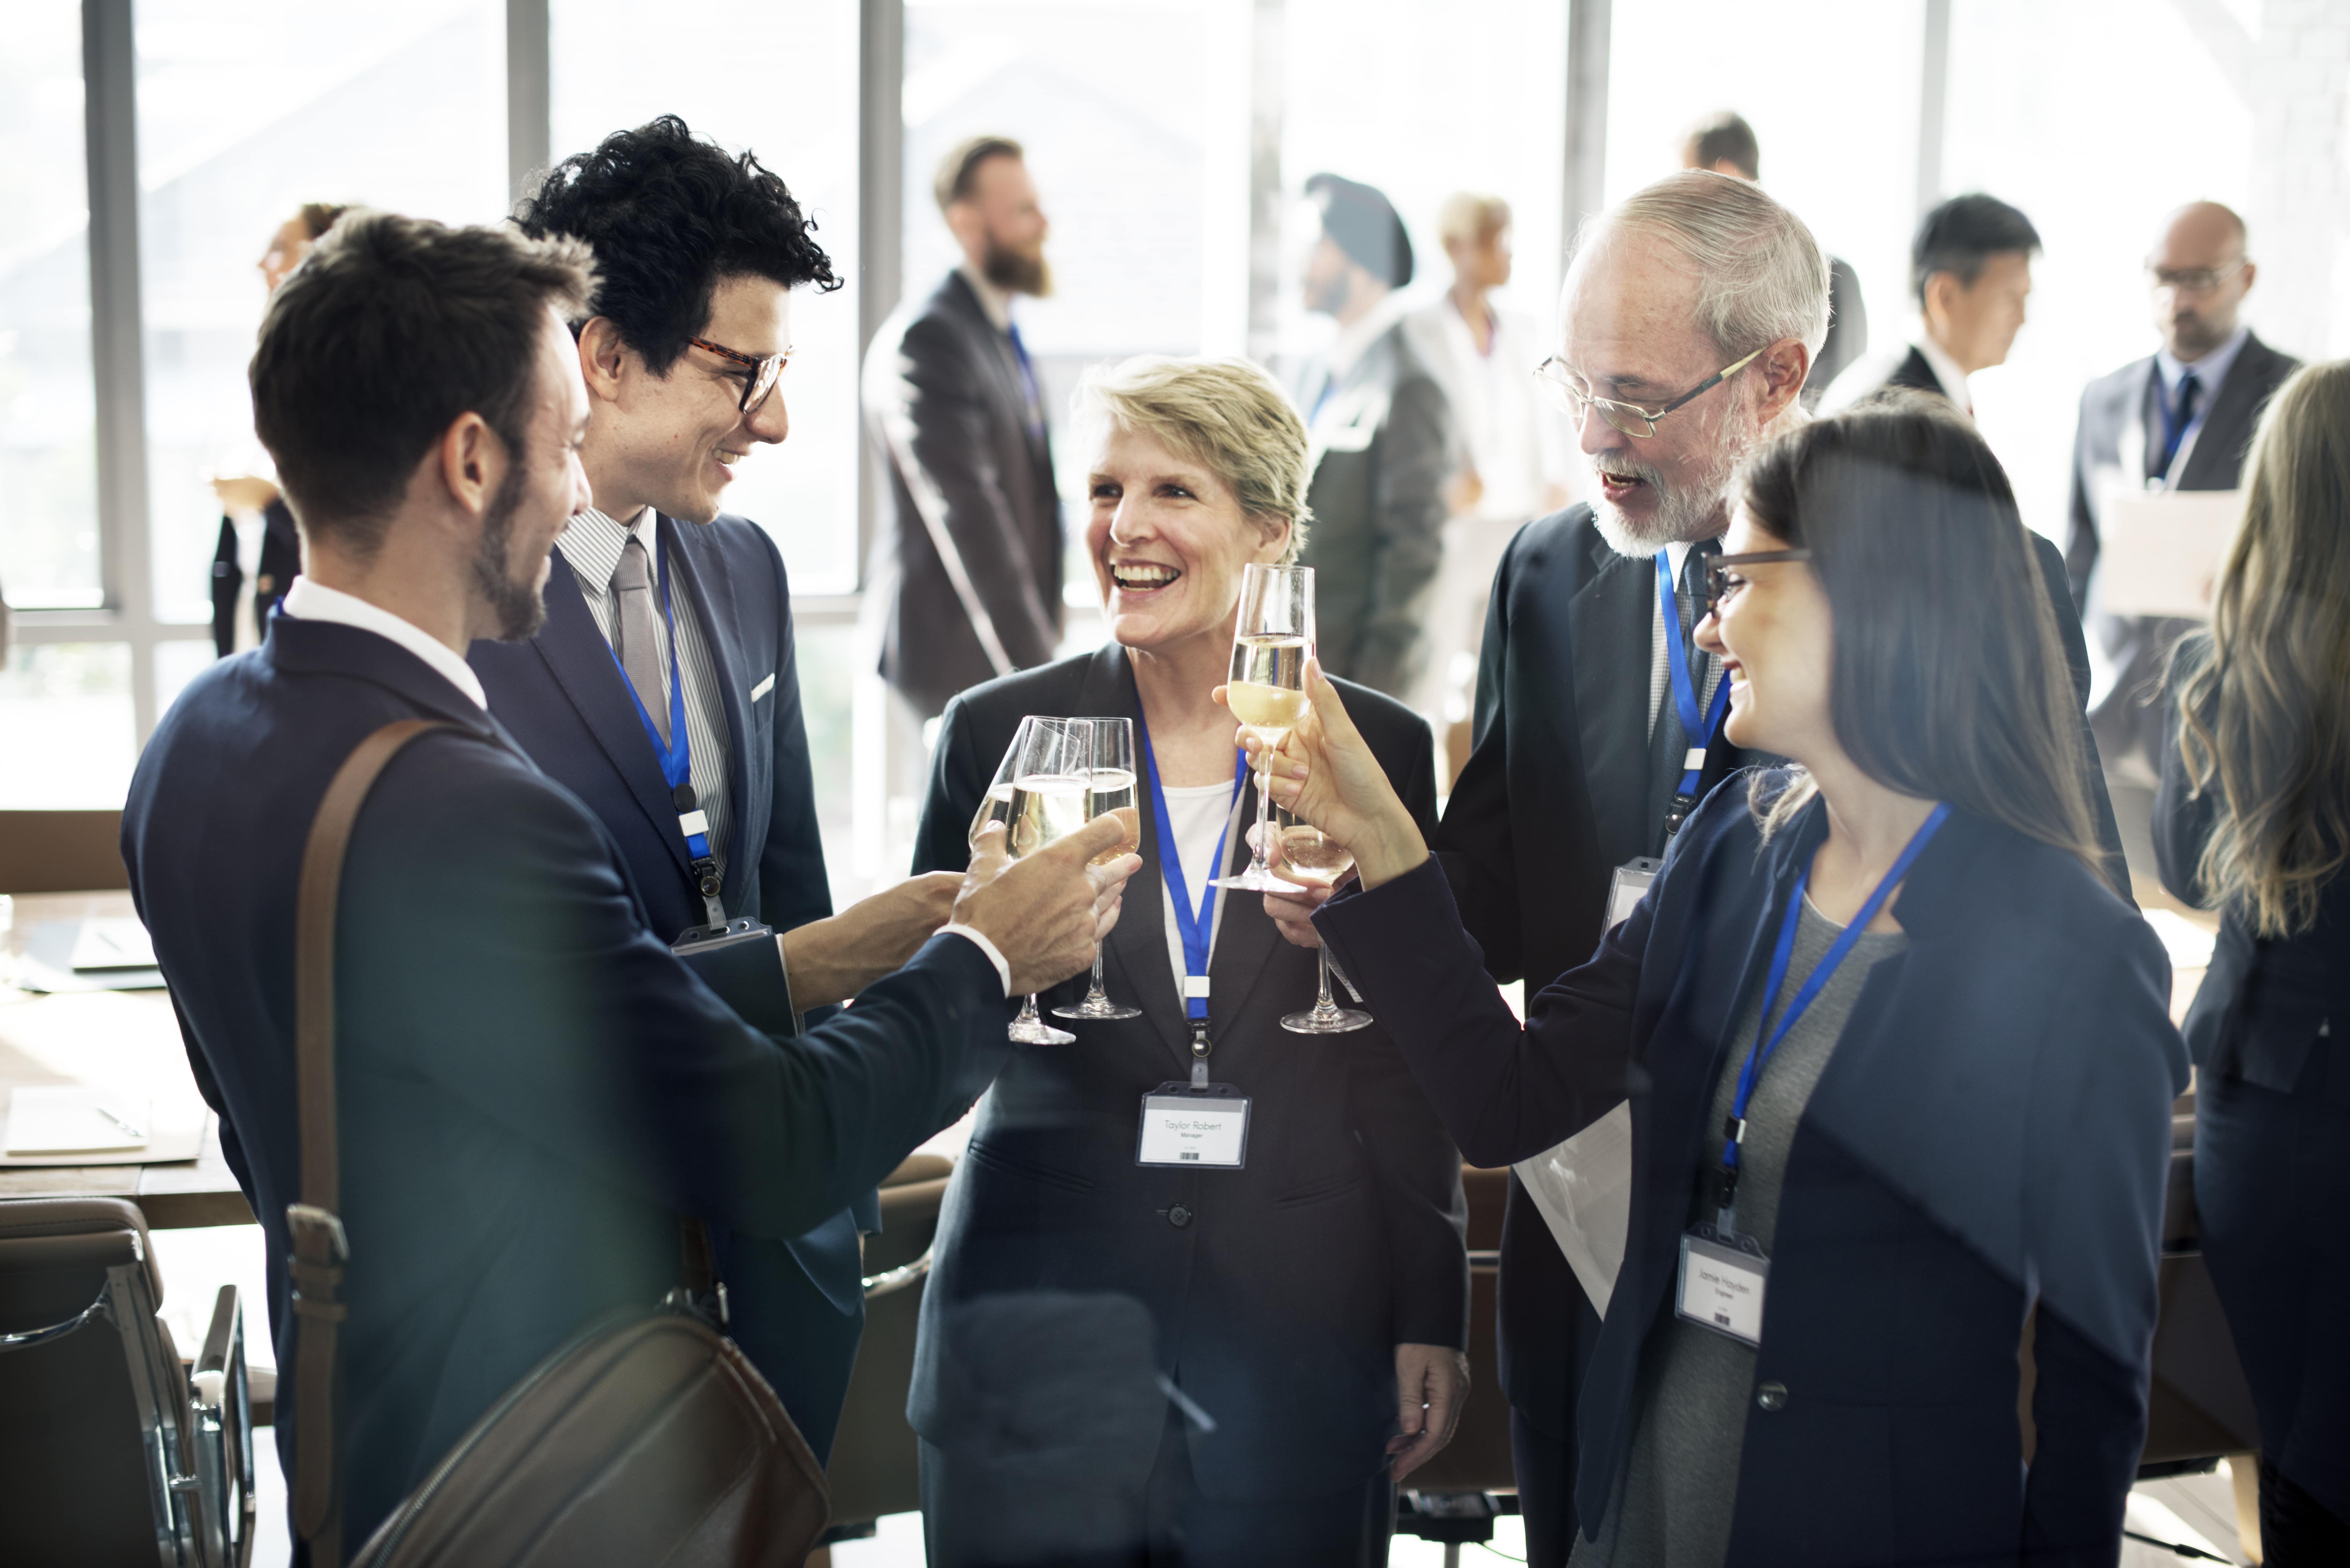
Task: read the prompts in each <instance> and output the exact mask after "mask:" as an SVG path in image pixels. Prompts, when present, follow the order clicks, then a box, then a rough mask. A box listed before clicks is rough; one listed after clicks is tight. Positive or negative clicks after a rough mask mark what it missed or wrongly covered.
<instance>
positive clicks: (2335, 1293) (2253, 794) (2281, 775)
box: [2155, 361, 2350, 1568]
mask: <svg viewBox="0 0 2350 1568" xmlns="http://www.w3.org/2000/svg"><path fill="white" fill-rule="evenodd" d="M2246 472H2247V475H2248V483H2247V486H2246V489H2245V493H2244V522H2243V526H2242V528H2241V531H2240V532H2239V533H2238V534H2237V535H2236V542H2235V545H2234V547H2233V549H2232V550H2231V551H2230V555H2229V558H2228V563H2227V566H2226V568H2225V569H2224V570H2223V571H2222V572H2221V574H2220V584H2219V591H2218V593H2217V595H2216V596H2215V597H2214V601H2213V605H2212V616H2211V626H2210V630H2209V631H2207V632H2199V633H2197V634H2195V635H2194V636H2192V637H2190V638H2189V639H2188V640H2187V641H2185V642H2183V643H2181V644H2180V645H2179V649H2178V655H2177V658H2176V662H2175V663H2174V665H2173V667H2172V674H2171V687H2172V690H2173V692H2174V697H2173V701H2170V702H2169V703H2168V704H2167V705H2166V706H2167V708H2168V712H2167V713H2166V715H2165V717H2166V719H2167V721H2168V732H2167V733H2166V735H2165V737H2164V745H2163V749H2162V788H2161V791H2160V792H2159V794H2158V796H2157V799H2156V803H2155V852H2156V855H2157V857H2158V858H2159V860H2160V862H2161V866H2162V880H2163V883H2164V885H2165V886H2167V887H2168V888H2170V890H2171V891H2172V892H2174V893H2176V894H2177V895H2178V897H2180V898H2186V899H2189V900H2190V901H2191V902H2194V903H2198V904H2202V905H2205V906H2207V907H2214V908H2218V909H2221V910H2223V911H2224V913H2223V914H2222V916H2221V919H2220V941H2219V946H2218V947H2217V949H2216V950H2214V951H2213V953H2212V955H2211V967H2210V970H2209V971H2207V972H2206V973H2205V975H2204V977H2203V984H2202V988H2201V989H2200V990H2199V991H2198V992H2196V993H2195V1005H2194V1007H2193V1009H2192V1010H2191V1011H2190V1012H2189V1013H2188V1014H2187V1026H2186V1034H2187V1044H2188V1049H2189V1052H2190V1053H2192V1054H2193V1055H2194V1058H2195V1064H2196V1068H2197V1076H2196V1090H2195V1207H2196V1212H2197V1215H2198V1218H2199V1220H2201V1223H2202V1242H2203V1255H2204V1257H2205V1259H2206V1260H2207V1261H2208V1262H2210V1269H2211V1282H2212V1283H2213V1284H2214V1285H2215V1286H2217V1287H2218V1288H2219V1292H2220V1305H2221V1307H2222V1308H2224V1309H2225V1310H2226V1313H2227V1315H2228V1324H2229V1327H2230V1329H2231V1330H2232V1331H2233V1332H2234V1335H2235V1341H2236V1348H2237V1351H2238V1352H2239V1353H2240V1355H2241V1358H2242V1360H2243V1364H2244V1376H2245V1378H2246V1381H2247V1382H2248V1383H2250V1385H2251V1392H2252V1403H2253V1406H2254V1407H2255V1408H2256V1409H2257V1410H2258V1411H2259V1413H2260V1425H2261V1459H2260V1510H2261V1542H2262V1549H2263V1550H2264V1552H2265V1553H2266V1561H2267V1562H2269V1563H2272V1564H2274V1565H2276V1568H2296V1565H2297V1564H2301V1563H2345V1562H2350V1352H2345V1348H2344V1341H2345V1334H2350V1304H2345V1291H2350V1237H2345V1233H2344V1230H2343V1225H2342V1219H2341V1206H2342V1199H2341V1193H2342V1165H2343V1161H2344V1160H2345V1158H2350V875H2345V873H2344V867H2345V861H2350V711H2345V707H2344V702H2343V692H2344V691H2345V690H2350V361H2336V362H2335V363H2334V364H2330V365H2317V366H2313V367H2311V368H2310V369H2306V370H2303V371H2302V372H2300V373H2299V374H2298V375H2296V376H2295V377H2293V379H2291V380H2289V381H2287V382H2286V383H2285V384H2284V386H2283V388H2282V389H2280V390H2279V391H2278V393H2277V395H2276V400H2275V401H2274V402H2272V403H2271V404H2270V405H2269V409H2268V413H2267V415H2266V416H2265V417H2264V418H2263V420H2262V423H2261V430H2260V433H2259V435H2258V436H2257V437H2256V438H2255V439H2254V441H2253V445H2252V452H2251V460H2250V462H2248V464H2247V465H2246Z"/></svg>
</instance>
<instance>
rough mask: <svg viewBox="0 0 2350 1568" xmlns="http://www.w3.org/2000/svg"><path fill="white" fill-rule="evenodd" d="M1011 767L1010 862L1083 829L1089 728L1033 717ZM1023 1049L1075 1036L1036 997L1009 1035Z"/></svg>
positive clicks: (1076, 721) (1068, 1040)
mask: <svg viewBox="0 0 2350 1568" xmlns="http://www.w3.org/2000/svg"><path fill="white" fill-rule="evenodd" d="M1006 756H1007V757H1008V758H1009V759H1010V760H1011V762H1012V799H1011V802H1010V804H1009V806H1008V808H1007V810H1008V813H1009V815H1008V818H1007V820H1008V821H1009V824H1010V826H1009V827H1008V828H1007V830H1006V832H1005V837H1006V838H1007V839H1008V840H1009V841H1010V842H1009V843H1007V844H1006V845H1005V846H1004V847H1005V848H1006V849H1007V850H1008V851H1009V852H1010V853H1011V855H1012V857H1014V859H1019V858H1023V857H1026V856H1030V855H1034V854H1035V853H1036V852H1037V851H1038V850H1040V849H1042V848H1044V847H1045V846H1047V845H1049V844H1051V843H1053V842H1054V841H1055V840H1056V839H1059V838H1063V837H1066V836H1067V835H1069V834H1072V833H1075V832H1076V831H1077V829H1079V828H1081V827H1083V826H1085V825H1086V823H1087V820H1088V818H1087V812H1086V800H1087V794H1088V793H1089V786H1090V783H1091V777H1092V773H1093V729H1092V726H1091V725H1089V724H1087V722H1085V721H1084V720H1082V719H1042V718H1035V717H1032V718H1030V719H1028V720H1027V721H1026V722H1025V727H1024V731H1023V732H1022V733H1021V734H1020V736H1019V737H1018V738H1017V739H1016V740H1015V741H1014V745H1013V749H1012V751H1011V752H1009V753H1006ZM1007 1033H1009V1034H1010V1035H1011V1037H1012V1038H1013V1039H1014V1040H1016V1041H1018V1042H1020V1043H1021V1044H1024V1045H1067V1044H1072V1043H1074V1042H1075V1041H1076V1035H1074V1034H1072V1033H1069V1032H1068V1031H1067V1030H1066V1029H1055V1028H1054V1027H1053V1026H1052V1025H1051V1024H1049V1023H1045V1020H1044V1019H1043V1018H1042V1017H1040V1016H1039V1015H1038V1014H1037V1012H1036V998H1035V993H1034V992H1031V993H1030V994H1029V997H1028V1000H1027V1001H1025V1002H1022V1003H1021V1004H1020V1016H1019V1017H1017V1018H1015V1019H1014V1020H1013V1021H1012V1026H1011V1028H1010V1029H1009V1031H1008V1032H1007Z"/></svg>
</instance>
